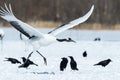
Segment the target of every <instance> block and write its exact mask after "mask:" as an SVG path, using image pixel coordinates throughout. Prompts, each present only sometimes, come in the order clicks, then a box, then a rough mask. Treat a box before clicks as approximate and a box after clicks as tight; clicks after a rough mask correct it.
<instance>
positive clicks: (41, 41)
mask: <svg viewBox="0 0 120 80" xmlns="http://www.w3.org/2000/svg"><path fill="white" fill-rule="evenodd" d="M93 10H94V5H92V7H91V9H90V10H89V11H88V12H87V13H86V14H85V15H84V16H82V17H79V18H77V19H75V20H73V21H71V22H69V23H67V24H64V25H61V26H59V27H57V28H55V29H53V30H52V31H50V32H48V34H44V33H42V32H40V31H38V30H37V29H35V28H33V27H32V26H30V25H28V24H27V23H25V22H23V21H21V20H20V19H18V18H16V17H15V15H14V14H13V11H12V8H11V4H8V5H6V3H5V4H4V7H0V17H1V18H3V19H4V20H6V21H7V22H9V23H10V24H11V25H12V26H13V27H14V28H15V29H17V30H18V31H19V32H20V33H22V34H24V35H25V36H26V37H28V42H29V43H30V44H31V45H32V46H33V50H32V52H31V53H30V54H29V55H28V57H27V60H28V59H29V57H30V56H31V55H32V54H33V53H34V52H37V53H39V54H40V55H41V56H42V57H43V60H44V63H45V64H46V65H47V60H46V58H45V57H44V56H43V55H42V54H41V53H40V52H39V51H38V49H39V48H40V47H42V46H47V45H50V44H52V43H54V42H59V39H57V38H56V35H58V34H59V33H61V32H63V31H65V30H67V29H70V28H72V27H74V26H76V25H78V24H80V23H83V22H85V21H86V20H87V19H88V18H89V17H90V16H91V14H92V12H93ZM27 60H26V62H27Z"/></svg>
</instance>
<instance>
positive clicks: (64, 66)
mask: <svg viewBox="0 0 120 80" xmlns="http://www.w3.org/2000/svg"><path fill="white" fill-rule="evenodd" d="M61 59H62V61H61V63H60V71H63V70H64V69H65V68H66V67H67V63H68V59H67V58H65V57H63V58H61Z"/></svg>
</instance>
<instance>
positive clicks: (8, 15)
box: [0, 4, 43, 38]
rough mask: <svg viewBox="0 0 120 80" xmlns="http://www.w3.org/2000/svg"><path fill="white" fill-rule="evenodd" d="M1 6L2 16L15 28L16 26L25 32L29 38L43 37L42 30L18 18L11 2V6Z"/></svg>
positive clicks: (0, 14)
mask: <svg viewBox="0 0 120 80" xmlns="http://www.w3.org/2000/svg"><path fill="white" fill-rule="evenodd" d="M0 8H1V9H0V17H1V18H3V19H4V20H6V21H8V22H9V23H10V24H11V25H12V26H13V27H14V28H16V29H17V30H18V31H20V32H21V33H22V34H24V35H25V36H27V37H28V38H32V37H39V38H40V37H43V36H42V35H43V34H42V33H41V32H39V31H37V30H36V29H35V28H33V27H31V26H30V25H28V24H26V23H24V22H22V21H21V20H19V19H17V18H16V17H15V16H14V14H13V12H12V8H11V5H10V4H9V6H7V5H6V4H5V7H4V8H3V7H0Z"/></svg>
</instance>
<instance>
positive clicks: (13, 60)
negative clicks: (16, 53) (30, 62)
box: [5, 58, 21, 64]
mask: <svg viewBox="0 0 120 80" xmlns="http://www.w3.org/2000/svg"><path fill="white" fill-rule="evenodd" d="M5 59H6V60H5V61H9V62H11V63H12V64H16V63H20V64H21V62H20V61H18V60H17V59H15V58H5Z"/></svg>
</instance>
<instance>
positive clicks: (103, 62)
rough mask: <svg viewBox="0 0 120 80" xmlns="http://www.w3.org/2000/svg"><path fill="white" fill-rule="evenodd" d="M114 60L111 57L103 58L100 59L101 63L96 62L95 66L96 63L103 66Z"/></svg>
mask: <svg viewBox="0 0 120 80" xmlns="http://www.w3.org/2000/svg"><path fill="white" fill-rule="evenodd" d="M111 61H112V60H111V59H107V60H103V61H100V62H99V63H97V64H94V66H96V65H101V66H103V67H105V66H107V65H108V64H109V63H110V62H111Z"/></svg>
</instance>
